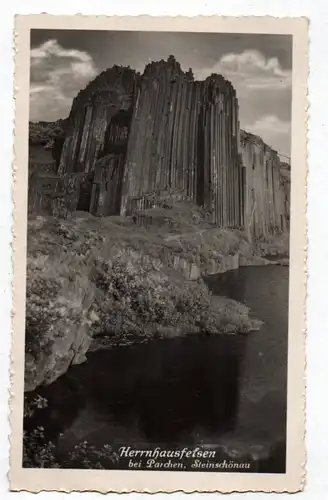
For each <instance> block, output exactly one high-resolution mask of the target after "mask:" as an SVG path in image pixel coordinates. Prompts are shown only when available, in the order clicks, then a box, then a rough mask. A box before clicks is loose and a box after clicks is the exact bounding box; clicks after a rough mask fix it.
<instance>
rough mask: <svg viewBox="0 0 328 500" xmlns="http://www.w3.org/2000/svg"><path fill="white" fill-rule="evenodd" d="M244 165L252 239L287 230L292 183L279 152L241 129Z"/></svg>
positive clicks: (247, 231)
mask: <svg viewBox="0 0 328 500" xmlns="http://www.w3.org/2000/svg"><path fill="white" fill-rule="evenodd" d="M241 153H242V160H243V164H244V166H245V202H244V211H245V212H244V213H245V230H246V233H247V234H248V236H249V237H250V238H252V237H261V236H264V237H267V236H268V235H269V234H273V233H275V232H281V231H286V230H287V229H288V222H289V186H288V185H287V184H288V183H287V182H285V177H283V174H282V168H281V162H280V159H279V156H278V153H277V152H276V151H274V150H273V149H272V148H270V147H269V146H268V145H267V144H265V142H263V140H262V139H261V138H260V137H258V136H255V135H253V134H249V133H248V132H245V131H241Z"/></svg>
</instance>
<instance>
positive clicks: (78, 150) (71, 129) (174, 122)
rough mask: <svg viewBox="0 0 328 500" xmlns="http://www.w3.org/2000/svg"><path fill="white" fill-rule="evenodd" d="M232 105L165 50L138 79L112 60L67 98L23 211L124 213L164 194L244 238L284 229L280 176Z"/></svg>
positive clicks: (275, 160)
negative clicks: (62, 122)
mask: <svg viewBox="0 0 328 500" xmlns="http://www.w3.org/2000/svg"><path fill="white" fill-rule="evenodd" d="M238 111H239V110H238V100H237V97H236V93H235V90H234V88H233V87H232V85H231V84H230V82H228V81H227V80H225V79H224V78H223V77H222V76H220V75H214V74H213V75H211V76H210V77H208V78H207V79H206V80H205V81H195V80H194V78H193V74H192V71H191V70H189V71H188V72H184V71H182V69H181V67H180V65H179V63H178V62H177V61H176V60H175V59H174V57H173V56H170V57H169V58H168V60H167V61H159V62H156V63H151V64H149V65H147V66H146V68H145V71H144V73H143V75H140V74H138V73H136V72H135V71H134V70H132V69H130V68H122V67H118V66H114V67H113V68H111V69H109V70H106V71H104V72H103V73H102V74H100V75H99V76H98V77H97V78H96V79H95V80H94V81H93V82H91V83H90V84H89V85H88V86H87V88H86V89H84V90H82V91H81V92H80V93H79V94H78V96H77V97H76V98H75V100H74V102H73V105H72V109H71V112H70V116H69V117H68V119H67V122H66V127H65V129H66V137H65V141H64V144H63V149H62V153H61V158H60V164H59V168H58V171H57V172H56V173H54V175H53V176H52V178H51V179H50V178H49V179H48V178H43V179H42V181H41V182H39V181H38V180H37V179H36V178H35V179H33V183H32V184H33V186H32V184H31V188H30V197H29V206H30V207H31V211H32V212H33V211H34V212H35V207H38V206H40V207H41V206H42V207H46V208H45V212H46V213H47V212H49V211H50V212H52V213H53V212H56V211H57V212H58V210H59V209H58V207H60V210H59V211H60V213H65V207H66V208H67V210H68V211H69V212H71V211H74V210H86V211H89V212H91V213H92V214H94V215H98V216H108V215H114V214H121V215H129V214H132V213H134V211H135V210H143V209H147V208H154V207H156V206H157V205H156V201H152V200H156V199H159V198H160V195H161V194H162V193H163V192H165V193H170V194H171V196H173V198H174V199H175V201H181V200H188V201H192V202H194V203H195V204H197V205H199V206H202V207H203V208H204V209H205V211H207V212H208V215H209V220H211V221H212V222H213V223H215V224H216V225H217V226H219V227H221V228H241V229H246V232H247V234H248V236H249V237H250V238H251V237H253V236H255V237H259V236H266V235H268V234H270V233H272V232H275V231H282V230H285V229H286V228H287V226H288V220H289V206H288V205H289V183H288V176H287V177H286V176H283V175H282V174H281V172H282V171H283V169H281V164H280V160H279V157H278V155H277V153H276V152H275V151H273V150H272V149H271V148H270V147H269V146H267V145H266V144H265V143H264V142H263V141H262V140H261V139H260V138H259V137H256V136H253V135H251V134H248V133H246V132H242V136H241V137H240V130H239V121H238ZM287 173H288V172H287ZM36 177H38V176H36ZM48 180H49V183H48ZM48 184H49V185H50V184H51V185H52V186H55V188H54V189H52V191H51V189H50V191H49V190H48V191H49V192H48V191H47V189H46V188H45V187H44V186H46V185H48ZM35 186H37V187H35ZM62 186H64V188H63V189H62ZM65 186H68V187H69V188H70V190H69V193H66V191H65V189H66V188H65ZM39 198H40V200H41V201H40V200H39ZM49 207H50V208H49ZM51 207H52V208H51ZM42 213H44V210H43V212H42Z"/></svg>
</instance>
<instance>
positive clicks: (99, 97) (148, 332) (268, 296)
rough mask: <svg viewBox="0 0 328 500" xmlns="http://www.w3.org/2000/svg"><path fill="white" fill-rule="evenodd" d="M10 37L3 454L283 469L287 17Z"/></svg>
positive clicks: (55, 462)
mask: <svg viewBox="0 0 328 500" xmlns="http://www.w3.org/2000/svg"><path fill="white" fill-rule="evenodd" d="M29 38H30V46H29V116H28V157H27V158H26V165H25V167H24V168H25V169H28V172H27V174H26V179H27V180H28V185H27V186H26V197H27V202H26V213H25V218H26V221H27V222H26V224H27V226H26V230H27V236H26V284H25V283H23V281H24V280H21V286H23V287H24V295H25V312H24V317H25V325H24V339H25V341H24V375H23V377H24V402H23V410H24V411H23V413H24V414H23V416H22V418H21V421H22V422H21V425H22V434H21V436H22V439H21V450H22V451H21V464H20V466H21V467H22V469H26V470H31V469H66V470H72V469H74V470H80V469H83V470H89V471H90V470H94V469H97V470H99V469H100V470H104V471H146V472H149V474H150V475H151V474H152V473H154V472H155V471H157V472H164V471H166V472H167V471H174V472H181V473H190V474H191V473H195V475H197V474H198V475H199V474H200V475H201V474H202V473H206V472H207V473H209V472H210V473H212V474H213V473H217V474H218V475H220V473H229V474H234V475H236V473H239V474H240V473H242V474H243V475H245V474H254V473H256V474H259V475H266V474H269V475H280V476H284V475H286V473H287V472H288V471H287V446H288V438H287V417H288V412H289V407H288V405H287V400H288V398H287V396H288V390H287V387H288V368H289V357H288V350H289V348H291V347H290V339H289V304H290V293H291V292H290V286H289V285H290V264H291V259H292V255H291V251H290V248H291V247H290V235H291V227H292V222H293V215H294V214H293V211H292V210H291V178H292V176H291V172H292V170H293V169H294V168H296V169H297V165H294V162H293V161H292V158H293V156H292V146H291V144H292V135H293V134H292V98H293V92H294V89H293V83H292V82H293V78H292V75H293V71H294V57H293V35H292V34H286V33H279V32H278V33H277V32H275V33H274V34H271V33H252V32H250V33H248V32H246V33H242V32H241V33H239V32H224V31H222V32H199V31H198V32H192V31H190V32H187V31H181V32H179V31H171V32H170V31H149V29H148V30H146V31H142V30H140V31H135V30H130V31H129V30H115V29H108V30H105V29H94V30H93V29H88V30H85V29H75V28H73V27H72V28H71V29H67V28H65V29H61V28H60V23H57V26H56V27H54V28H47V29H40V28H38V29H31V30H30V35H29ZM26 127H27V124H26ZM302 139H303V138H302V137H300V143H301V142H302ZM301 272H302V270H301ZM299 313H300V314H301V311H299ZM298 334H299V342H301V340H302V332H298ZM22 335H23V334H22ZM16 343H17V340H16ZM291 356H293V354H291ZM295 356H296V354H295ZM299 376H300V377H301V376H302V374H301V373H299ZM299 411H301V408H299ZM163 481H164V482H163V485H162V489H163V490H164V491H165V481H166V480H165V479H164V478H163ZM186 481H187V479H186ZM146 487H147V484H145V488H146Z"/></svg>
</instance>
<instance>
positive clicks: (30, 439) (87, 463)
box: [23, 395, 118, 469]
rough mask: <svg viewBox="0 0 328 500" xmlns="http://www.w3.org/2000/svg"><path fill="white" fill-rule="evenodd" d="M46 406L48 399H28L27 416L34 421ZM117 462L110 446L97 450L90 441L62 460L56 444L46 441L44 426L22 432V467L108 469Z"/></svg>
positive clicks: (25, 410) (84, 442)
mask: <svg viewBox="0 0 328 500" xmlns="http://www.w3.org/2000/svg"><path fill="white" fill-rule="evenodd" d="M47 405H48V402H47V400H46V399H45V398H43V397H41V396H39V395H38V396H36V397H35V398H34V399H32V400H31V401H28V398H25V402H24V417H25V418H33V417H34V416H35V414H36V413H37V412H38V410H40V409H43V408H46V407H47ZM117 459H118V456H117V454H116V453H114V452H113V451H112V448H111V446H109V445H104V446H102V447H101V448H96V447H94V446H92V445H89V444H88V442H87V441H83V442H82V443H78V444H77V445H76V446H75V447H74V449H73V451H71V452H70V453H68V455H67V457H65V458H63V459H60V458H58V457H57V453H56V445H55V444H54V443H53V442H51V441H48V440H47V439H46V438H45V432H44V427H43V426H37V427H36V428H35V429H33V430H31V431H29V432H28V431H24V433H23V467H26V468H70V469H106V468H109V467H110V466H111V464H113V463H115V462H116V461H117Z"/></svg>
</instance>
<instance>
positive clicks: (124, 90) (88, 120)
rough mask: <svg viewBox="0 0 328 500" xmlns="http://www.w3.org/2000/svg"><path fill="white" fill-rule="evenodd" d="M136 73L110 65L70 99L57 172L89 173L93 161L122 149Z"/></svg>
mask: <svg viewBox="0 0 328 500" xmlns="http://www.w3.org/2000/svg"><path fill="white" fill-rule="evenodd" d="M137 81H138V74H137V73H136V72H135V71H134V70H131V69H129V68H121V67H119V66H114V67H113V68H111V69H109V70H107V71H104V72H103V73H102V74H101V75H99V76H98V77H97V78H96V79H95V80H94V81H93V82H91V84H90V85H88V87H87V88H86V89H85V90H83V91H81V92H80V93H79V94H78V96H77V97H76V98H75V99H74V102H73V105H72V109H71V113H70V115H69V118H68V128H67V132H66V139H65V143H64V146H63V151H62V156H61V161H60V166H59V173H60V174H63V173H67V172H91V171H93V170H94V165H95V163H96V161H97V159H98V158H99V157H101V156H105V155H106V154H109V153H113V154H114V153H116V152H118V151H119V152H121V151H125V150H126V142H127V136H128V126H129V122H130V114H131V112H132V107H133V104H134V97H135V93H136V83H137Z"/></svg>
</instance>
